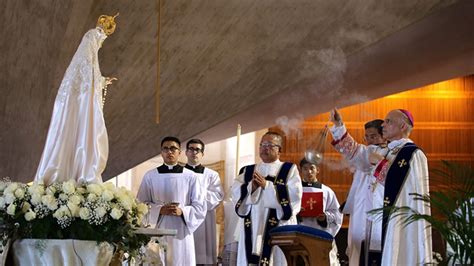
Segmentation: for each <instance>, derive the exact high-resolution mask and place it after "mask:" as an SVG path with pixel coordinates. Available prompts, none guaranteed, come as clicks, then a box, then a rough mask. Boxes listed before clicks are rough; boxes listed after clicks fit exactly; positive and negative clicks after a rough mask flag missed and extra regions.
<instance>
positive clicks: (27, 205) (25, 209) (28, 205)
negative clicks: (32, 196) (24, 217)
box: [21, 202, 31, 213]
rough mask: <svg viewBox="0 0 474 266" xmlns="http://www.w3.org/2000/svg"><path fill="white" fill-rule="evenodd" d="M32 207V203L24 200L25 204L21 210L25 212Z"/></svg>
mask: <svg viewBox="0 0 474 266" xmlns="http://www.w3.org/2000/svg"><path fill="white" fill-rule="evenodd" d="M30 209H31V205H30V204H29V203H28V202H24V203H23V206H21V211H22V212H25V213H26V212H27V211H28V210H30Z"/></svg>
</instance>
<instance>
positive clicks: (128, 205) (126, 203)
mask: <svg viewBox="0 0 474 266" xmlns="http://www.w3.org/2000/svg"><path fill="white" fill-rule="evenodd" d="M119 202H120V205H122V207H123V208H124V209H125V210H127V211H129V210H131V209H132V205H133V200H132V199H130V198H128V197H126V196H125V197H121V198H119Z"/></svg>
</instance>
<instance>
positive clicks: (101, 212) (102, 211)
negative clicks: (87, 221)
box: [94, 207, 107, 218]
mask: <svg viewBox="0 0 474 266" xmlns="http://www.w3.org/2000/svg"><path fill="white" fill-rule="evenodd" d="M94 211H95V213H96V214H97V216H98V217H99V218H102V217H104V215H105V214H106V213H107V211H106V210H105V208H104V207H97V208H95V210H94Z"/></svg>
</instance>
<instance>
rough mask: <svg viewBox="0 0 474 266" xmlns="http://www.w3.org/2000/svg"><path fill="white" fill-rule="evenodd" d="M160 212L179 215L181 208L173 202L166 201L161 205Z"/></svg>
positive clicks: (181, 212) (181, 211)
mask: <svg viewBox="0 0 474 266" xmlns="http://www.w3.org/2000/svg"><path fill="white" fill-rule="evenodd" d="M160 214H162V215H172V216H181V214H183V210H181V208H180V207H179V206H178V204H175V203H167V204H165V205H163V206H162V207H161V210H160Z"/></svg>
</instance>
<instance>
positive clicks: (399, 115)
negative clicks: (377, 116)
mask: <svg viewBox="0 0 474 266" xmlns="http://www.w3.org/2000/svg"><path fill="white" fill-rule="evenodd" d="M382 126H383V130H382V131H383V136H384V138H386V139H387V140H389V141H393V140H398V139H402V138H408V136H409V135H410V133H411V131H412V129H413V127H412V124H411V122H410V120H409V118H408V117H407V115H406V114H404V113H403V112H402V111H400V110H399V109H395V110H392V111H390V112H388V114H387V116H385V119H384V122H383V124H382Z"/></svg>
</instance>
